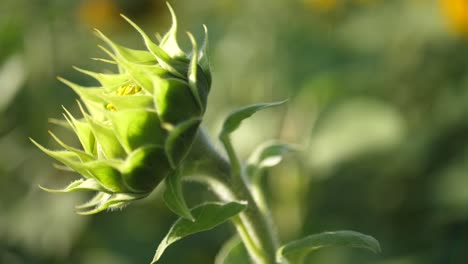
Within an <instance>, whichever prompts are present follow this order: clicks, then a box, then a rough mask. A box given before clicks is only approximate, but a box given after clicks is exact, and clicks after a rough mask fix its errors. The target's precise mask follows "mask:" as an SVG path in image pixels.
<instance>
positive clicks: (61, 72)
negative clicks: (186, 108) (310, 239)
mask: <svg viewBox="0 0 468 264" xmlns="http://www.w3.org/2000/svg"><path fill="white" fill-rule="evenodd" d="M170 2H171V4H172V5H173V7H174V9H175V11H176V13H177V15H178V18H179V22H180V32H179V35H180V36H179V37H180V39H181V42H182V44H183V45H185V47H189V45H188V41H187V38H186V37H185V34H184V31H185V30H189V31H192V32H193V33H194V34H195V36H196V37H198V39H199V40H200V41H201V40H202V32H203V31H202V24H206V25H207V26H208V28H209V31H210V49H209V52H210V55H211V62H212V66H213V75H214V83H213V87H212V93H211V95H210V101H209V108H208V112H207V116H206V121H205V127H206V128H207V129H208V131H209V133H210V134H211V135H213V136H214V135H216V134H217V133H218V131H219V128H220V122H221V121H222V118H223V117H224V115H225V114H226V113H228V112H229V111H230V110H232V109H234V108H237V107H240V106H243V105H246V104H251V103H257V102H262V101H274V100H282V99H284V98H289V102H288V104H287V106H285V107H280V108H277V109H272V110H268V111H265V112H262V113H259V114H257V115H256V116H255V117H254V118H252V119H251V120H248V121H246V122H245V123H244V124H243V126H242V128H241V129H240V130H239V131H238V132H236V133H235V135H234V140H235V145H236V146H237V148H238V151H239V152H240V153H241V155H242V156H243V157H247V156H248V154H249V153H250V152H251V151H252V150H253V149H254V148H255V146H256V145H258V144H260V143H261V142H262V141H264V140H267V139H270V138H277V139H280V140H282V141H285V142H288V143H291V144H295V145H297V146H299V148H300V149H301V152H299V153H296V154H294V155H289V156H288V157H287V158H286V159H285V161H284V162H283V163H281V164H280V165H279V166H278V167H276V168H274V169H272V170H270V171H269V172H268V174H269V175H268V177H264V182H263V184H264V186H265V189H266V190H267V196H268V200H269V201H270V203H271V206H272V209H273V214H274V218H275V220H276V222H277V223H278V227H279V233H280V235H281V238H282V240H283V241H290V240H292V239H296V238H299V237H301V236H304V235H307V234H312V233H317V232H322V231H331V230H341V229H352V230H357V231H360V232H363V233H366V234H370V235H372V236H374V237H376V238H377V239H378V240H379V241H380V243H381V246H382V249H383V253H382V254H381V255H379V256H374V255H371V254H369V253H367V252H362V251H360V250H350V249H342V248H332V249H326V250H323V251H319V252H317V253H314V254H311V255H310V257H309V262H308V263H326V264H348V263H349V264H355V263H377V264H419V263H421V264H422V263H424V264H427V263H441V264H446V263H466V262H465V261H466V259H467V258H468V251H467V250H466V249H468V175H467V174H468V41H467V40H468V1H466V0H393V1H385V0H255V1H252V0H207V1H189V0H174V1H170ZM119 13H123V14H126V15H127V16H129V17H130V18H132V19H133V20H135V21H136V22H137V23H138V24H140V25H141V26H142V27H143V28H144V29H145V30H146V31H147V32H161V33H165V31H166V30H167V29H168V28H169V26H170V22H171V21H170V16H169V11H168V10H167V7H166V6H165V3H164V1H159V0H133V1H130V0H128V1H125V0H80V1H62V0H43V1H28V0H1V1H0V150H1V151H0V263H5V264H22V263H41V264H42V263H52V264H54V263H57V264H58V263H77V264H78V263H80V264H81V263H86V264H88V263H91V264H94V263H113V264H128V263H148V262H149V261H150V260H151V258H152V256H153V254H154V250H155V249H156V246H157V245H158V243H159V242H160V241H161V239H162V238H163V236H164V235H165V234H166V232H167V231H168V229H169V227H170V225H171V223H172V222H173V221H174V220H175V219H176V216H175V215H174V214H172V213H171V212H170V211H169V210H168V209H167V208H166V207H165V206H164V204H163V201H162V199H161V197H160V196H161V195H160V193H159V192H158V191H155V192H154V193H153V194H152V195H151V196H150V197H149V198H147V199H145V200H142V201H139V202H135V203H133V204H132V205H131V206H129V207H128V208H126V209H125V210H124V211H123V212H120V211H119V212H112V213H102V214H99V215H94V216H79V215H76V214H75V213H74V211H73V206H74V205H75V204H78V203H80V202H84V201H85V200H86V199H88V198H89V197H86V195H83V194H81V193H79V194H67V195H56V194H49V193H45V192H43V191H41V190H40V189H39V188H38V187H37V186H38V184H41V185H45V186H51V187H56V186H63V185H65V184H66V183H68V182H70V181H71V180H72V179H74V178H73V177H76V176H73V175H68V174H66V173H64V172H62V171H58V170H56V169H54V167H53V165H52V163H53V160H52V159H50V158H48V157H47V156H46V155H44V154H43V153H41V152H40V151H39V150H38V149H36V148H35V147H34V146H33V145H32V144H31V143H30V141H29V140H28V137H33V138H34V139H36V140H37V141H39V142H41V143H43V144H44V145H46V146H50V147H54V146H55V145H53V144H52V143H51V140H50V138H49V136H48V134H47V131H48V130H49V129H54V131H58V134H59V135H60V136H63V137H67V136H68V139H69V141H73V140H75V139H74V138H73V137H71V135H70V134H66V133H65V132H64V133H63V135H62V133H61V131H60V129H59V128H57V127H56V126H54V125H53V124H51V123H48V119H49V118H61V113H62V109H61V105H64V106H66V107H67V108H69V109H71V110H72V111H73V112H74V113H77V111H76V103H75V100H76V99H77V96H76V95H75V94H74V93H73V92H72V90H71V89H69V88H67V87H65V85H63V84H61V83H60V82H58V81H57V80H56V76H62V77H65V78H67V79H70V80H73V81H74V82H77V83H80V84H83V85H93V80H90V79H88V78H87V77H85V76H83V75H82V74H79V73H77V72H76V71H74V70H73V69H72V65H76V66H79V67H81V68H87V69H91V70H95V71H101V70H109V69H111V70H112V68H109V65H106V64H102V63H99V62H96V61H93V60H91V59H90V58H93V57H105V55H104V54H102V53H101V52H100V51H99V49H98V48H96V44H101V43H100V41H99V40H98V39H97V38H95V37H93V33H92V29H93V28H99V29H101V30H102V31H103V32H104V33H106V34H107V35H109V36H111V37H112V38H113V39H115V40H116V41H117V42H118V43H122V44H125V45H126V46H130V47H134V48H143V44H142V43H141V41H140V38H139V35H138V34H137V33H136V32H135V31H134V30H132V28H131V27H130V26H129V25H127V24H126V23H125V22H124V21H123V19H121V18H120V17H119ZM185 190H186V191H187V196H188V197H189V199H188V200H189V201H190V202H191V205H195V204H196V203H197V202H199V201H202V200H206V199H213V197H212V196H211V195H210V194H209V193H208V192H207V190H206V189H205V188H204V187H203V186H197V185H185ZM233 231H234V230H233V228H232V227H231V226H230V225H223V226H222V227H220V228H217V229H215V230H212V231H210V232H206V233H201V234H197V235H194V236H191V237H189V238H187V239H184V240H182V241H180V242H177V243H176V244H175V245H174V246H172V247H171V248H169V249H168V250H167V251H166V253H165V255H164V256H163V258H162V260H161V263H197V264H198V263H201V264H205V263H207V264H208V263H213V259H214V257H215V255H216V252H217V251H218V250H219V249H220V247H221V245H222V243H223V242H224V241H225V240H227V239H228V238H229V237H230V236H231V235H232V234H233V233H234V232H233ZM464 259H465V261H464Z"/></svg>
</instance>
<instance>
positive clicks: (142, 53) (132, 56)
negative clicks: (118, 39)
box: [94, 29, 156, 65]
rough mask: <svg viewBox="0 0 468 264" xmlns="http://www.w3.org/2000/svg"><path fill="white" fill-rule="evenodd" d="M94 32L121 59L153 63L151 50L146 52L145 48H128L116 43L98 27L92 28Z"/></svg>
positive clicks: (154, 60) (139, 62) (154, 61)
mask: <svg viewBox="0 0 468 264" xmlns="http://www.w3.org/2000/svg"><path fill="white" fill-rule="evenodd" d="M94 31H95V32H96V35H97V36H98V37H99V38H100V39H102V40H103V41H104V42H106V43H107V45H109V46H110V47H111V48H112V50H113V51H114V53H115V54H116V55H117V56H118V57H119V58H121V59H124V60H126V61H128V62H132V63H137V64H148V65H151V64H155V63H156V59H155V58H154V56H153V54H151V52H148V51H146V50H135V49H129V48H126V47H123V46H121V45H118V44H116V43H115V42H113V41H112V40H110V39H109V38H108V37H107V36H106V35H104V34H103V33H102V32H101V31H99V30H98V29H94Z"/></svg>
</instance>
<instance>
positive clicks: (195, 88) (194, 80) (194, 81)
mask: <svg viewBox="0 0 468 264" xmlns="http://www.w3.org/2000/svg"><path fill="white" fill-rule="evenodd" d="M187 36H188V37H189V39H190V42H191V43H192V54H191V58H190V66H189V70H188V74H187V75H188V83H189V86H190V89H191V90H192V94H193V96H194V97H195V100H196V102H197V103H198V106H199V107H200V109H202V112H204V111H205V106H206V96H205V94H202V92H203V91H202V90H201V89H199V83H198V75H197V72H198V71H197V68H198V47H197V42H196V41H195V38H194V37H193V35H192V34H191V33H190V32H187ZM204 99H205V100H204Z"/></svg>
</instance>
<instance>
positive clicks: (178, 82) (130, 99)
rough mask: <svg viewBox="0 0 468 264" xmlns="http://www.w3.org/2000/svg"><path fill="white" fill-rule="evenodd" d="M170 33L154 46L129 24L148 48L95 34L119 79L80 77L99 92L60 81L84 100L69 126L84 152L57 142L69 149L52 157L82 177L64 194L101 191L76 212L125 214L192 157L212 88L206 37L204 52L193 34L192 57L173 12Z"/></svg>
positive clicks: (69, 117)
mask: <svg viewBox="0 0 468 264" xmlns="http://www.w3.org/2000/svg"><path fill="white" fill-rule="evenodd" d="M169 10H170V12H171V15H172V20H173V23H172V27H171V29H170V30H169V32H168V33H167V34H166V35H164V36H163V37H162V38H161V41H160V42H159V43H158V44H156V43H155V42H153V41H152V40H151V39H150V38H149V37H148V35H147V34H146V33H145V32H143V30H142V29H140V28H139V27H138V26H137V25H136V24H135V23H133V22H132V21H131V20H130V19H128V18H126V17H124V16H123V17H124V19H125V20H127V21H128V22H129V23H130V25H132V26H133V27H134V28H135V29H136V30H137V31H138V32H139V33H140V35H141V36H142V38H143V41H144V43H145V45H146V50H135V49H130V48H126V47H123V46H121V45H118V44H116V43H114V42H113V41H112V40H110V39H109V38H107V37H106V36H105V35H104V34H102V33H101V32H100V31H98V30H96V34H97V35H98V36H99V37H100V38H101V39H102V40H103V41H104V42H105V43H106V44H107V45H108V46H109V48H110V49H107V48H104V47H101V49H103V51H104V52H105V53H107V55H108V56H109V57H110V59H106V60H103V61H106V62H110V63H114V64H117V66H118V67H117V68H118V72H117V73H114V74H104V73H95V72H91V71H87V70H82V69H78V68H77V70H78V71H80V72H82V73H84V74H87V75H89V76H91V77H93V78H95V79H96V80H97V81H98V82H99V84H100V85H99V86H97V87H83V86H80V85H77V84H75V83H72V82H69V81H67V80H64V79H61V78H59V80H61V81H62V82H64V83H65V84H67V85H68V86H70V87H71V88H72V89H73V90H74V91H75V92H76V93H77V94H78V95H79V97H80V99H81V101H82V103H80V102H78V105H79V107H80V109H81V114H82V116H83V117H82V118H75V117H74V116H73V115H72V114H71V113H70V112H69V111H67V110H66V109H65V114H64V116H65V119H66V124H67V126H68V127H69V128H71V129H72V130H73V132H74V133H75V134H76V136H77V138H78V140H79V142H80V143H81V147H82V148H81V149H77V148H74V147H71V146H69V145H67V144H65V143H64V142H62V141H61V140H60V139H59V138H58V137H56V136H55V135H54V134H53V133H52V132H50V134H51V135H52V137H53V138H54V139H55V140H56V141H57V142H58V143H59V144H60V145H61V146H62V147H63V150H49V149H46V148H44V147H43V146H41V145H39V144H38V143H36V142H35V141H33V142H34V144H36V145H37V146H38V147H39V148H40V149H41V150H42V151H44V152H45V153H46V154H48V155H49V156H51V157H53V158H55V159H56V160H58V161H59V162H61V163H63V164H64V165H65V166H66V167H67V169H71V170H73V171H75V172H77V173H79V174H80V175H81V176H82V177H83V178H82V179H80V180H77V181H74V182H72V183H71V184H70V185H68V186H67V187H66V188H64V189H62V190H50V189H46V188H43V189H45V190H46V191H51V192H73V191H81V190H86V191H97V195H96V196H95V197H94V198H93V199H92V200H91V201H89V202H88V203H86V204H84V205H81V206H77V208H78V213H81V214H93V213H97V212H100V211H103V210H105V209H113V208H120V207H122V206H124V205H126V204H127V203H129V202H130V201H132V200H136V199H141V198H143V197H146V196H147V195H148V194H149V193H150V192H151V191H152V190H154V188H156V186H158V184H159V183H160V182H161V181H162V180H164V179H165V178H166V177H175V176H174V175H176V174H177V173H175V172H177V170H178V169H179V168H180V166H181V164H182V163H183V161H184V158H185V156H186V155H187V153H188V151H189V150H190V147H191V145H192V141H193V140H194V138H195V136H196V134H197V132H198V127H199V125H200V123H201V120H202V117H203V114H204V112H205V108H206V102H207V96H208V93H209V89H210V84H211V75H210V69H209V63H208V58H207V56H206V46H207V33H206V28H205V41H204V44H203V46H202V47H201V49H200V50H199V49H198V47H197V44H196V42H195V40H194V38H193V36H192V35H191V34H190V33H188V37H189V39H190V41H191V43H192V50H191V52H190V53H189V54H188V53H185V52H184V51H182V50H181V49H180V47H179V45H178V44H177V43H178V42H177V38H176V33H177V20H176V17H175V15H174V12H173V10H172V8H171V7H170V6H169Z"/></svg>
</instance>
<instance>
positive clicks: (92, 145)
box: [63, 107, 97, 155]
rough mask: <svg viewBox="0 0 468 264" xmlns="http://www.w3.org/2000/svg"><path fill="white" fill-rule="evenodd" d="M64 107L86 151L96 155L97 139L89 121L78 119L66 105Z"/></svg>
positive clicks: (66, 117) (69, 121)
mask: <svg viewBox="0 0 468 264" xmlns="http://www.w3.org/2000/svg"><path fill="white" fill-rule="evenodd" d="M63 109H64V111H65V114H64V117H65V119H66V120H67V122H68V123H69V124H70V126H71V127H72V129H73V131H74V132H75V134H76V136H77V137H78V140H79V141H80V143H81V146H82V147H83V149H84V150H85V152H86V153H91V154H93V155H96V154H97V152H96V140H95V138H94V134H93V131H92V130H91V126H90V125H89V123H87V122H83V121H78V120H77V119H75V118H74V117H73V115H72V114H71V113H70V112H69V111H68V110H67V109H66V108H65V107H63Z"/></svg>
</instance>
